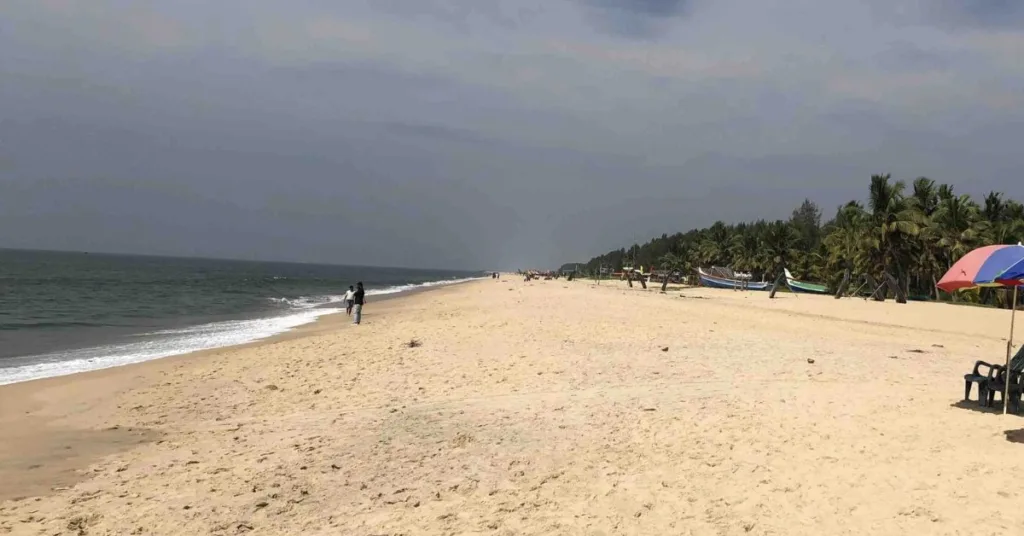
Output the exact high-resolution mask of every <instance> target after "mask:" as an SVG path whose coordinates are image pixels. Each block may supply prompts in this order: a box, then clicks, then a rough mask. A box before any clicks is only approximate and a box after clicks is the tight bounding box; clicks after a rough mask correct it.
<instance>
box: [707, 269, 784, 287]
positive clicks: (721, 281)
mask: <svg viewBox="0 0 1024 536" xmlns="http://www.w3.org/2000/svg"><path fill="white" fill-rule="evenodd" d="M697 275H698V276H700V284H701V285H703V286H705V287H711V288H726V289H730V290H768V289H769V288H771V283H769V282H767V281H750V280H743V279H734V278H730V277H721V276H717V275H711V274H709V273H708V272H705V271H704V269H703V268H697Z"/></svg>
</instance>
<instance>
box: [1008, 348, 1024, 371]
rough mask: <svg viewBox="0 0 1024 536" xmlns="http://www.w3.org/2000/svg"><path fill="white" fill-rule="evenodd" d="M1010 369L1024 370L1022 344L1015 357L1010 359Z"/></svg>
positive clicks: (1023, 349)
mask: <svg viewBox="0 0 1024 536" xmlns="http://www.w3.org/2000/svg"><path fill="white" fill-rule="evenodd" d="M1010 370H1012V371H1013V372H1024V346H1021V347H1020V349H1019V350H1017V353H1016V354H1015V355H1014V356H1013V358H1011V359H1010Z"/></svg>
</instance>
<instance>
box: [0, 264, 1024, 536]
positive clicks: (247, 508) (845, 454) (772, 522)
mask: <svg viewBox="0 0 1024 536" xmlns="http://www.w3.org/2000/svg"><path fill="white" fill-rule="evenodd" d="M400 298H401V299H391V300H374V302H371V303H370V305H368V313H367V317H366V323H365V325H364V326H362V327H360V328H359V329H355V327H353V326H348V325H347V322H346V321H347V318H346V317H339V316H338V315H330V316H327V317H324V318H322V319H321V320H320V321H318V322H316V323H314V324H309V325H307V326H304V327H302V328H300V329H296V330H294V331H293V332H290V333H287V334H283V335H281V336H278V337H275V338H273V340H264V341H258V342H256V343H252V344H250V345H245V346H235V347H229V348H220V349H216V350H211V351H205V352H199V353H193V354H186V355H182V356H174V357H171V358H165V359H159V360H155V361H149V362H146V363H141V364H137V365H129V366H124V367H117V368H112V369H105V370H100V371H93V372H88V373H83V374H79V375H73V376H63V377H57V378H48V379H44V380H37V381H33V382H25V383H20V384H14V385H9V386H4V387H0V426H2V427H3V428H4V429H5V430H7V431H8V432H7V433H6V436H5V441H4V442H0V533H3V532H4V531H7V532H11V533H16V534H21V533H26V534H36V533H61V532H62V531H67V530H72V532H74V530H77V529H78V528H81V529H83V531H84V532H86V533H89V534H92V533H96V534H104V533H110V534H130V533H132V532H133V531H137V529H138V528H139V527H144V528H145V533H146V534H181V533H189V534H207V533H225V534H234V533H240V532H250V531H251V532H254V533H260V534H294V533H299V532H304V533H331V534H395V533H406V534H410V533H415V534H439V533H486V534H492V533H493V534H537V533H560V534H594V533H606V534H607V533H612V532H614V533H628V534H677V533H683V532H693V533H694V534H728V535H734V534H735V535H737V536H738V535H744V534H763V535H766V534H793V535H795V536H802V535H808V536H810V535H812V534H813V535H820V534H850V533H872V532H884V533H928V534H930V533H942V534H953V533H965V534H966V533H973V532H974V531H975V530H976V528H977V527H978V526H982V525H980V524H979V523H984V525H983V526H985V527H988V529H989V530H990V531H1000V532H1010V533H1012V532H1013V530H1014V529H1013V527H1016V526H1017V524H1018V521H1017V520H1016V518H1015V517H1014V516H1013V513H1014V512H1015V511H1016V510H1014V509H1013V507H1014V505H1016V504H1018V503H1019V499H1020V498H1019V497H1018V495H1019V494H1018V493H1016V492H1014V491H1013V489H1014V488H1013V484H1014V482H1015V481H1014V476H1015V475H1016V474H1018V471H1019V470H1024V465H1022V464H1021V463H1017V462H1016V461H1014V460H1017V459H1018V458H1019V450H1020V445H1019V444H1018V443H1021V442H1024V439H1021V438H1022V437H1024V425H1022V423H1024V421H1022V420H1021V417H1020V416H1017V415H1010V416H1003V415H1002V414H1001V411H1000V410H998V409H987V408H982V407H979V406H978V404H977V402H976V401H975V400H973V399H972V401H970V402H963V401H962V398H963V387H964V384H963V374H964V373H965V372H969V369H970V368H971V367H972V366H973V364H974V361H975V360H977V359H984V360H987V361H990V362H993V361H995V362H1001V360H1002V359H1003V358H1004V355H1005V347H1006V345H1005V342H1004V338H1005V335H1006V331H1007V328H1008V327H1009V326H1008V324H1009V315H1008V314H1007V313H1008V311H999V310H988V309H979V308H952V307H939V306H936V304H927V303H922V304H907V305H898V304H895V303H892V302H887V303H876V302H865V301H862V300H834V299H832V298H831V297H815V296H800V297H799V298H797V297H793V296H786V297H783V298H781V299H779V298H777V299H775V300H769V299H768V298H767V296H765V295H764V294H763V293H762V294H755V293H741V292H733V291H728V290H723V291H716V290H710V289H707V290H690V289H686V290H681V291H676V290H673V291H672V292H670V293H669V294H660V293H658V292H657V291H648V292H644V291H642V290H639V289H629V288H627V287H626V286H625V285H605V284H604V283H603V282H602V285H601V286H600V287H598V286H596V285H592V284H590V283H588V282H579V283H576V282H571V283H570V282H564V281H535V282H530V283H527V282H523V281H521V280H516V279H513V278H506V279H503V280H501V281H498V282H493V281H487V280H482V281H477V282H473V283H467V284H464V285H461V284H460V285H453V286H449V287H441V288H438V289H436V292H431V293H417V294H414V295H405V296H401V297H400ZM538 304H543V310H542V312H539V310H538V308H537V305H538ZM371 313H372V314H371ZM363 328H366V329H363ZM413 340H416V341H418V342H417V344H410V343H411V341H413ZM972 396H973V398H976V396H977V394H976V392H975V393H973V395H972ZM997 405H998V404H997ZM950 430H961V431H965V432H969V433H950ZM990 488H991V489H1000V490H1008V491H1007V493H1005V494H979V493H972V492H970V491H969V490H972V489H990ZM964 490H968V491H964ZM20 497H27V498H24V499H19V498H20ZM67 527H72V529H68V528H67Z"/></svg>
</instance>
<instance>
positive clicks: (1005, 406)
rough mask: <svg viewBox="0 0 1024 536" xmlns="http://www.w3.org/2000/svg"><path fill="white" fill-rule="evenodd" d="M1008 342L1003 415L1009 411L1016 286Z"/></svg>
mask: <svg viewBox="0 0 1024 536" xmlns="http://www.w3.org/2000/svg"><path fill="white" fill-rule="evenodd" d="M1010 306H1011V307H1012V308H1011V309H1010V340H1009V341H1007V342H1006V390H1005V391H1003V415H1006V413H1007V412H1008V411H1009V407H1010V404H1009V402H1008V401H1007V397H1008V396H1010V353H1011V352H1012V351H1013V322H1014V320H1015V319H1016V317H1017V286H1016V285H1014V286H1013V302H1012V303H1011V304H1010Z"/></svg>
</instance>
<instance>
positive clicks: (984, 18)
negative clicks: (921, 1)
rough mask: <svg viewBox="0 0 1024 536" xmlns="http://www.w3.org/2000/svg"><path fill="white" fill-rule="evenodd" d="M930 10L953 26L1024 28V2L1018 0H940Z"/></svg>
mask: <svg viewBox="0 0 1024 536" xmlns="http://www.w3.org/2000/svg"><path fill="white" fill-rule="evenodd" d="M930 10H931V13H932V14H933V15H934V16H935V17H936V18H937V19H939V20H941V21H943V22H945V23H947V24H950V25H952V26H956V25H972V26H983V27H1002V28H1014V29H1018V30H1024V2H1020V1H1018V0H974V1H964V0H938V1H936V2H935V3H934V5H932V6H931V8H930Z"/></svg>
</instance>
